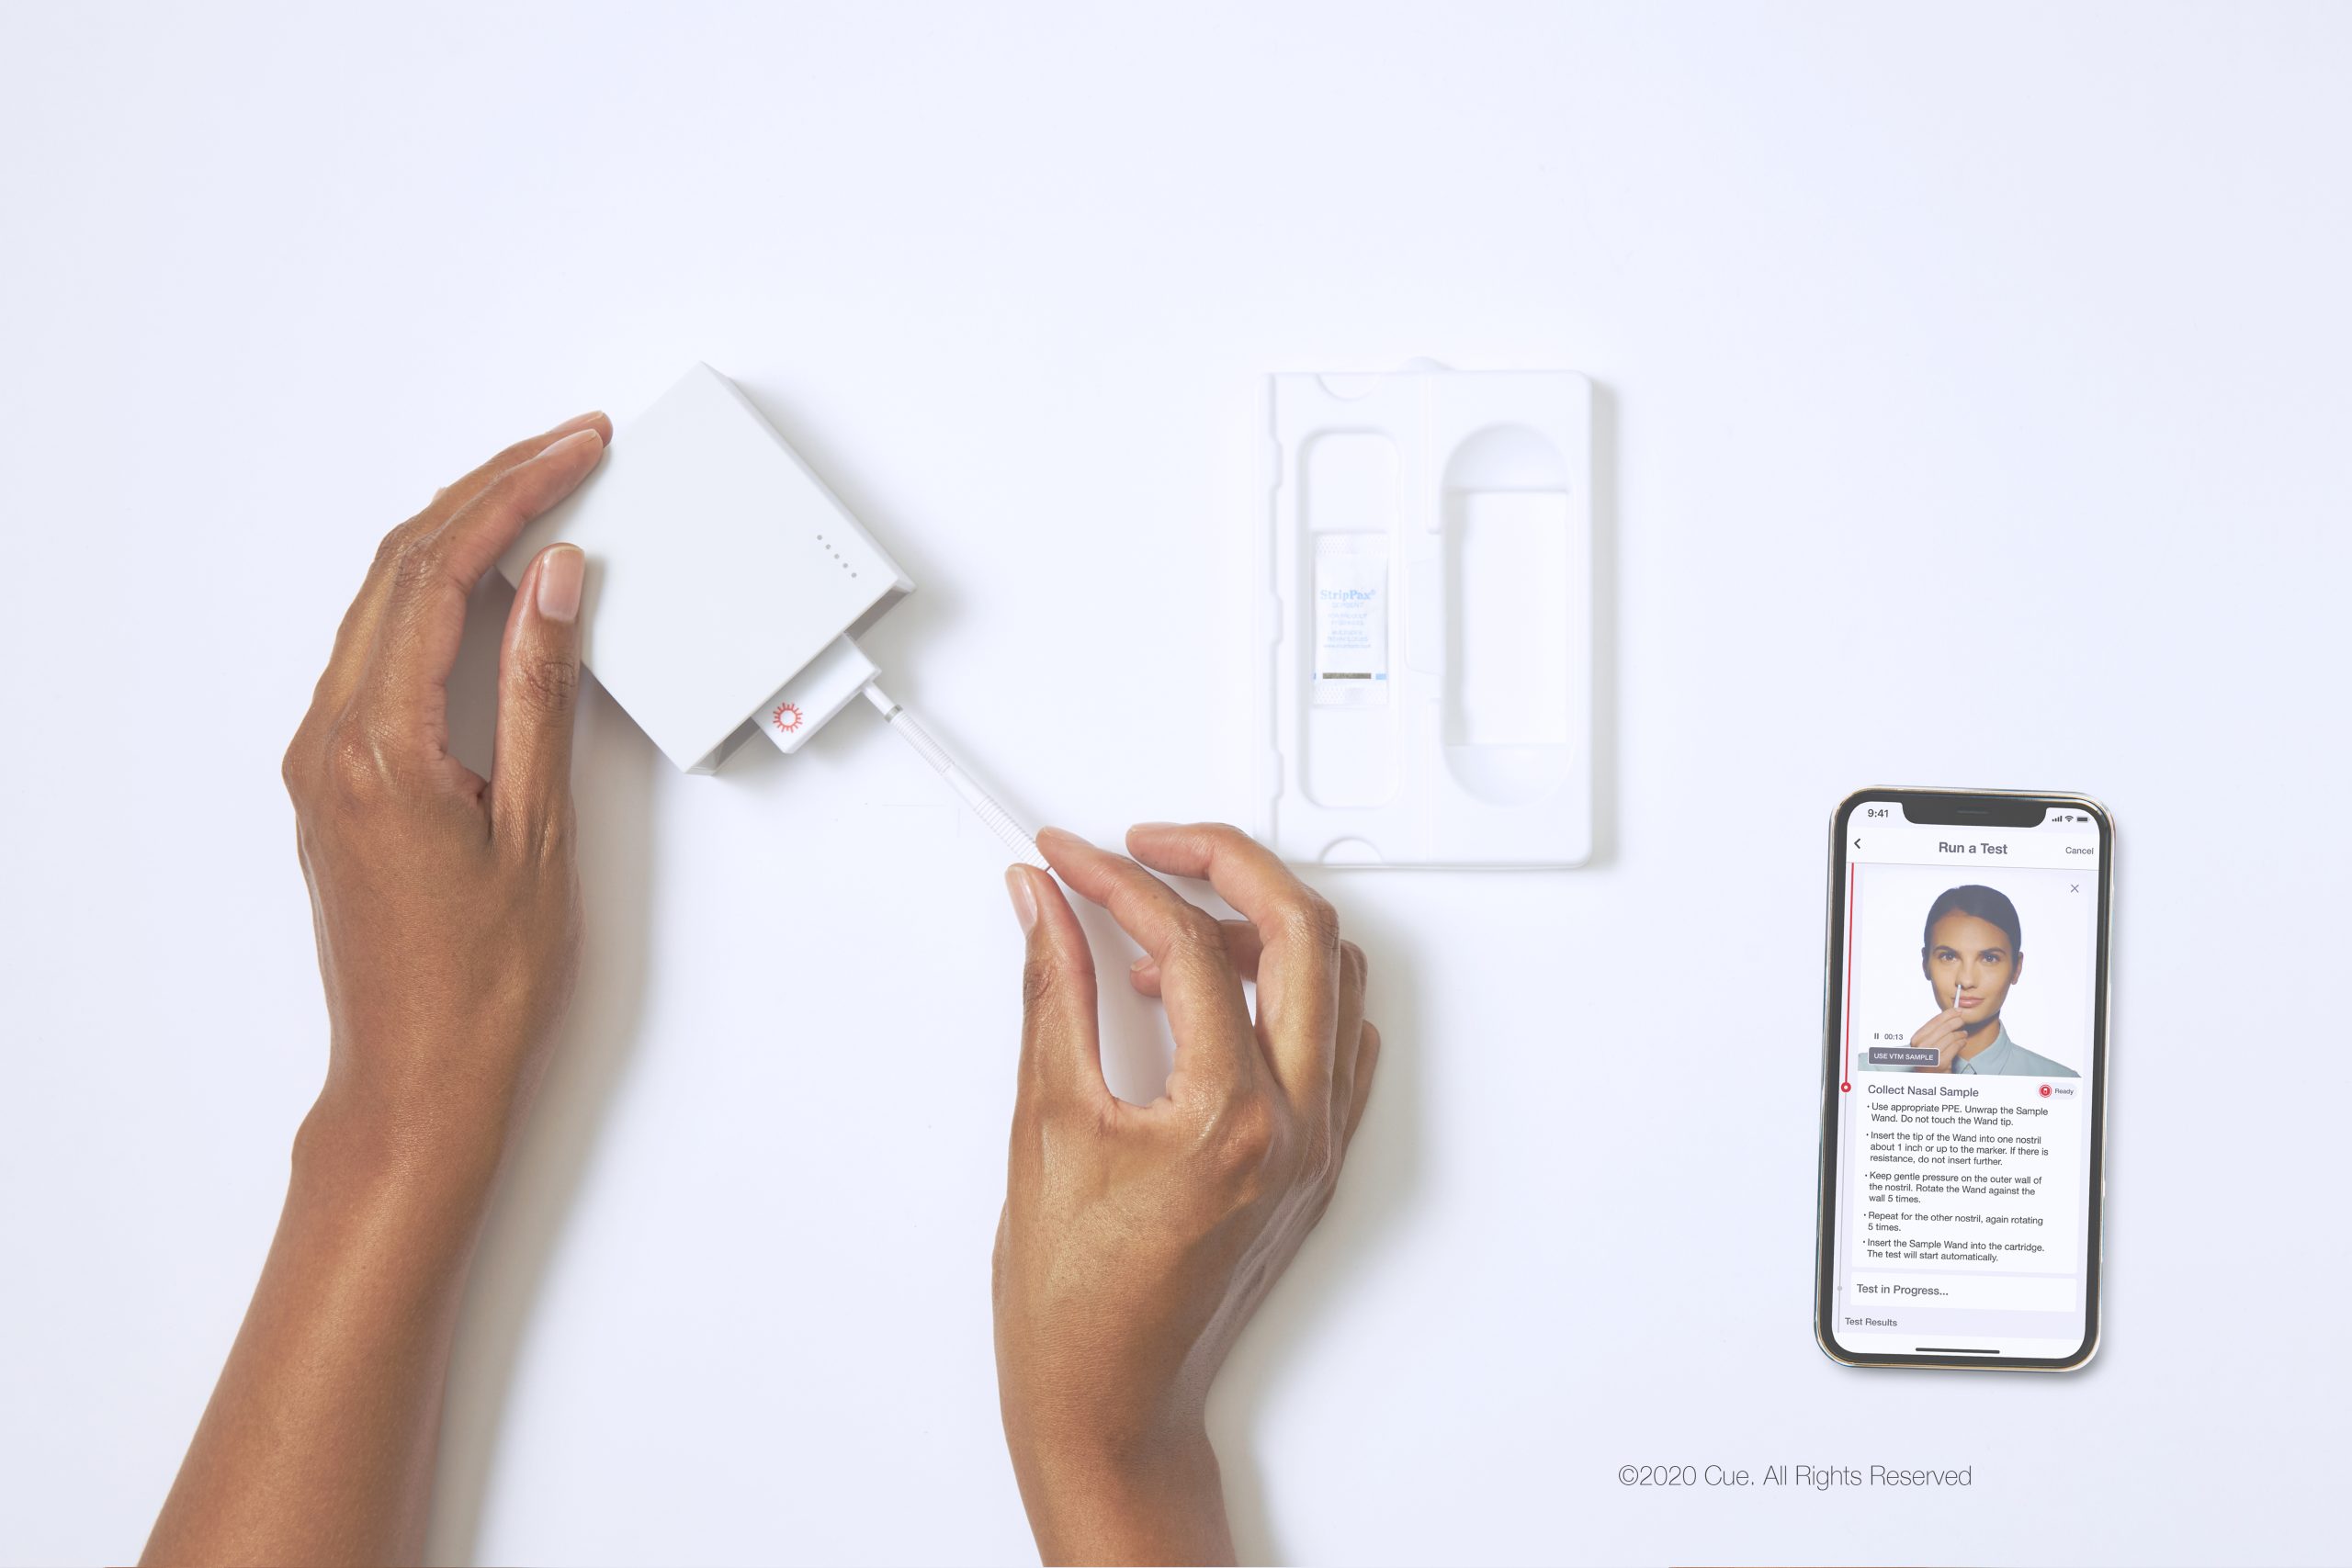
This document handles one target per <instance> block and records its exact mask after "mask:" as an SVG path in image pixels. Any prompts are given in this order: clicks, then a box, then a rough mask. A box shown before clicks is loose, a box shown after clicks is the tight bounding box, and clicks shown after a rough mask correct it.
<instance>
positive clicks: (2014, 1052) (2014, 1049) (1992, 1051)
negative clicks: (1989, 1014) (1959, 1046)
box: [1911, 1023, 2083, 1078]
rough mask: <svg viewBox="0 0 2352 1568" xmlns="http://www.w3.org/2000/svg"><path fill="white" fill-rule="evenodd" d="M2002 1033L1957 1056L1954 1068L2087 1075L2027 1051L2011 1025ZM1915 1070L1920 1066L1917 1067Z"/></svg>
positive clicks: (1984, 1073)
mask: <svg viewBox="0 0 2352 1568" xmlns="http://www.w3.org/2000/svg"><path fill="white" fill-rule="evenodd" d="M1999 1028H2000V1032H1999V1033H1998V1034H1996V1035H1995V1036H1994V1037H1993V1043H1991V1044H1990V1045H1987V1046H1985V1049H1983V1050H1982V1051H1979V1052H1977V1053H1976V1055H1973V1056H1954V1057H1953V1058H1952V1059H1951V1070H1952V1071H1953V1072H1955V1073H1973V1074H1975V1075H1976V1076H1978V1077H2027V1078H2078V1077H2082V1076H2083V1075H2082V1074H2080V1073H2078V1072H2076V1071H2075V1069H2074V1068H2072V1067H2062V1066H2059V1065H2058V1064H2057V1063H2055V1062H2053V1061H2052V1060H2051V1059H2050V1058H2049V1057H2047V1056H2043V1055H2037V1054H2035V1053H2034V1052H2031V1051H2029V1050H2027V1049H2026V1048H2025V1047H2024V1046H2022V1045H2020V1044H2018V1043H2017V1042H2016V1041H2014V1040H2012V1039H2010V1038H2009V1026H2008V1025H2007V1024H2006V1023H2004V1024H2002V1025H2000V1026H1999ZM1911 1070H1912V1071H1913V1072H1915V1073H1916V1072H1918V1071H1919V1070H1920V1069H1919V1068H1917V1067H1914V1068H1912V1069H1911Z"/></svg>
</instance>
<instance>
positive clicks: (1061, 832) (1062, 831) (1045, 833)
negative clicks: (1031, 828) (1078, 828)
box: [1037, 828, 1078, 844]
mask: <svg viewBox="0 0 2352 1568" xmlns="http://www.w3.org/2000/svg"><path fill="white" fill-rule="evenodd" d="M1077 837H1078V835H1077V834H1075V833H1073V832H1071V831H1070V830H1069V829H1067V828H1040V829H1037V841H1038V842H1039V843H1041V844H1042V843H1044V842H1045V841H1046V840H1047V839H1075V838H1077Z"/></svg>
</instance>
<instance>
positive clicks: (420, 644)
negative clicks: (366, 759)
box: [359, 426, 605, 746]
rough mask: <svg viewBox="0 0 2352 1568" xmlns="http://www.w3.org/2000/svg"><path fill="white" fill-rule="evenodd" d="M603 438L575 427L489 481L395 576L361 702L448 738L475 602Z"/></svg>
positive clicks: (575, 481)
mask: <svg viewBox="0 0 2352 1568" xmlns="http://www.w3.org/2000/svg"><path fill="white" fill-rule="evenodd" d="M604 452H605V443H604V436H603V434H602V433H601V432H600V431H598V430H596V429H595V428H594V427H593V426H592V427H590V428H587V429H582V430H575V431H573V432H572V433H571V434H570V435H567V436H565V437H563V438H562V439H561V440H560V441H556V442H553V443H551V444H550V445H549V446H547V447H546V449H545V450H543V451H541V452H539V453H537V455H535V456H533V457H527V458H526V459H525V460H523V461H522V462H520V463H517V464H515V466H514V467H513V468H509V469H507V470H506V471H505V472H504V473H503V474H501V475H499V476H498V477H497V478H496V479H492V480H491V481H490V483H489V484H488V485H486V486H484V487H483V488H482V489H481V492H480V493H479V494H477V495H475V496H474V498H473V499H472V500H470V501H469V502H466V503H465V504H464V505H463V506H460V507H459V508H458V510H457V511H456V512H455V513H452V514H451V515H450V517H449V519H448V521H447V522H446V523H444V524H442V525H441V526H440V528H439V529H438V530H436V531H435V532H434V533H433V534H431V535H430V536H424V537H422V538H420V539H418V540H417V541H415V542H414V543H413V544H411V545H410V546H409V547H408V549H407V550H406V552H405V553H404V554H403V555H402V556H401V560H400V564H399V566H398V568H397V569H396V570H395V571H394V574H393V579H392V582H391V584H390V590H389V592H388V596H387V598H386V601H385V604H384V608H383V612H382V617H381V624H380V626H379V628H378V632H377V637H376V647H375V650H374V653H373V655H372V656H371V657H370V659H369V660H368V672H367V674H366V675H365V676H364V677H363V679H362V690H361V693H360V698H359V700H360V701H361V702H362V703H364V704H367V705H370V706H379V705H380V706H381V707H383V708H385V709H387V710H389V711H390V713H391V714H393V715H395V716H398V717H399V718H400V719H401V721H402V722H404V723H409V724H413V725H414V726H415V729H414V731H413V733H415V734H418V735H421V736H422V737H424V739H425V740H426V741H427V742H428V743H429V744H431V745H435V746H445V745H446V744H447V725H448V691H447V686H448V681H449V671H450V669H451V667H452V666H454V665H455V664H456V663H457V661H458V643H459V642H460V641H461V640H462V639H463V637H464V634H465V626H466V600H467V598H468V596H469V595H470V594H471V593H472V592H473V590H474V585H475V584H476V583H477V582H480V581H481V578H482V574H483V573H484V572H486V571H488V570H490V569H491V566H492V564H493V563H494V562H495V561H496V560H497V559H498V558H499V556H500V554H501V553H502V552H503V551H504V550H505V548H506V547H507V546H509V545H511V544H513V543H514V542H515V536H517V535H519V534H521V533H522V531H523V528H524V525H526V524H528V523H529V522H530V521H531V519H532V518H534V517H537V515H538V514H539V513H542V512H545V511H546V510H547V509H548V507H550V506H553V505H554V504H555V503H556V502H559V501H561V500H562V499H563V498H564V497H565V496H567V495H569V494H571V491H572V490H573V489H574V488H575V487H577V486H578V485H579V483H580V481H581V480H582V479H585V478H586V477H587V476H588V472H589V470H590V469H592V468H594V467H595V466H596V463H597V460H598V459H599V458H601V457H603V456H604Z"/></svg>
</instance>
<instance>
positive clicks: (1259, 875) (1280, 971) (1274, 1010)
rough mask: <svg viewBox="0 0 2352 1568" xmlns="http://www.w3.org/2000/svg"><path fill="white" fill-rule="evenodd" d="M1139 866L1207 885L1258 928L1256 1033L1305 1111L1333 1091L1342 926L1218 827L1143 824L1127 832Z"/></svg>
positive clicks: (1253, 846)
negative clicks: (1204, 881)
mask: <svg viewBox="0 0 2352 1568" xmlns="http://www.w3.org/2000/svg"><path fill="white" fill-rule="evenodd" d="M1127 847H1128V848H1129V849H1130V850H1132V851H1134V852H1135V856H1136V859H1137V860H1139V861H1141V862H1143V863H1145V864H1146V865H1148V866H1150V867H1151V868H1152V869H1153V870H1154V871H1162V872H1166V873H1167V874H1170V876H1197V877H1204V878H1205V879H1207V882H1208V884H1209V886H1212V887H1214V888H1216V891H1217V896H1218V897H1222V898H1223V899H1224V900H1225V901H1226V902H1227V903H1228V904H1230V905H1232V906H1233V907H1234V908H1236V909H1238V910H1239V911H1240V912H1241V916H1242V918H1243V919H1246V920H1248V921H1249V922H1250V924H1251V925H1253V926H1255V927H1256V928H1257V929H1258V937H1259V940H1260V942H1261V943H1262V944H1263V948H1264V951H1263V952H1262V953H1261V954H1260V956H1259V959H1258V1033H1259V1037H1260V1039H1261V1040H1262V1041H1263V1042H1264V1043H1265V1047H1266V1053H1267V1055H1268V1057H1269V1058H1270V1059H1271V1060H1272V1063H1273V1067H1274V1074H1275V1077H1278V1078H1280V1079H1281V1080H1282V1082H1283V1088H1284V1089H1288V1090H1290V1091H1291V1093H1292V1094H1293V1096H1294V1097H1295V1099H1297V1100H1299V1101H1300V1102H1301V1103H1317V1102H1319V1101H1317V1100H1316V1098H1315V1097H1317V1096H1318V1095H1328V1094H1329V1091H1330V1088H1331V1063H1332V1058H1333V1054H1334V1052H1335V1049H1336V1044H1337V1035H1336V1032H1337V1029H1338V1025H1339V1016H1340V918H1339V915H1338V914H1337V913H1336V912H1335V911H1334V910H1333V909H1332V908H1331V905H1330V903H1329V900H1327V899H1326V898H1324V897H1323V896H1322V895H1321V894H1319V893H1317V892H1316V891H1315V889H1313V888H1312V887H1309V886H1306V883H1304V882H1301V881H1300V880H1299V879H1298V877H1297V875H1296V874H1295V873H1293V872H1292V870H1291V869H1290V867H1289V866H1287V865H1284V864H1283V862H1282V858H1281V857H1280V856H1279V855H1276V854H1275V853H1274V852H1272V850H1269V849H1267V848H1266V847H1265V846H1264V845H1263V844H1261V843H1260V842H1258V840H1255V839H1252V838H1251V837H1250V835H1249V834H1247V833H1244V832H1243V831H1242V830H1241V829H1238V828H1234V827H1228V826H1227V825H1226V824H1225V823H1222V822H1195V823H1191V824H1188V825H1179V824H1177V823H1174V822H1144V823H1139V824H1137V825H1136V827H1134V828H1131V829H1128V830H1127Z"/></svg>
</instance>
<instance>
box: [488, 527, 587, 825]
mask: <svg viewBox="0 0 2352 1568" xmlns="http://www.w3.org/2000/svg"><path fill="white" fill-rule="evenodd" d="M587 574H588V558H587V557H586V556H584V555H582V553H581V550H580V547H579V546H577V545H549V546H548V547H547V548H546V549H544V550H541V551H540V552H539V553H538V555H537V557H535V558H533V559H532V561H531V564H530V567H529V568H528V570H526V571H525V572H524V573H523V583H522V586H521V587H520V588H518V589H516V590H515V608H514V609H513V610H512V611H511V612H509V613H508V615H507V617H506V638H505V641H504V642H503V644H502V645H501V646H500V649H499V653H498V749H497V752H496V755H495V758H494V760H493V762H492V768H491V778H490V795H491V819H492V828H493V829H494V830H497V831H501V832H506V831H513V832H517V833H526V834H527V833H536V832H540V831H544V830H545V829H547V828H548V826H549V825H550V824H553V823H557V822H560V821H562V820H564V819H565V818H567V817H568V816H569V815H570V812H571V715H572V709H573V708H574V707H575V706H576V705H578V702H579V698H580V604H581V592H582V588H583V587H584V585H585V583H586V581H587Z"/></svg>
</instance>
